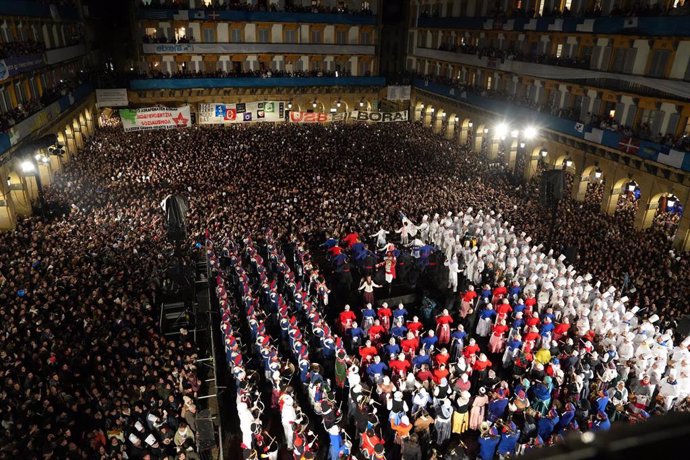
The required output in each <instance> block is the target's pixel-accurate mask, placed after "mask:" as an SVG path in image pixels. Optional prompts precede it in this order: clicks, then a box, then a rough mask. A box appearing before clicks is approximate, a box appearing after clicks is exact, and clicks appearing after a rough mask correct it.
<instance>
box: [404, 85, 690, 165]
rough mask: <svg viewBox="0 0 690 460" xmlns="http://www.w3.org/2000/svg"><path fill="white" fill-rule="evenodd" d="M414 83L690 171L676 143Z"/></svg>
mask: <svg viewBox="0 0 690 460" xmlns="http://www.w3.org/2000/svg"><path fill="white" fill-rule="evenodd" d="M413 84H414V86H415V87H416V88H418V89H421V90H424V91H428V92H431V93H434V94H437V95H439V96H443V97H446V98H449V99H453V100H456V101H458V102H460V103H462V104H467V105H470V106H473V107H476V108H479V109H482V110H484V111H486V112H490V113H492V114H494V115H496V117H497V120H499V119H501V120H502V119H505V120H523V121H525V122H526V123H530V124H533V125H537V126H539V127H541V128H543V129H548V130H551V131H556V132H559V133H561V134H565V135H568V136H570V137H574V138H579V139H583V140H586V141H589V142H593V143H596V144H599V145H603V146H606V147H609V148H612V149H616V150H625V151H627V152H634V153H635V155H637V156H638V157H640V158H641V159H644V160H649V161H653V162H657V163H660V164H664V165H667V166H673V167H676V168H678V169H682V170H683V171H689V172H690V152H687V151H684V150H683V151H680V150H676V149H674V148H673V146H666V145H661V144H658V143H655V142H651V141H646V140H641V139H635V140H633V141H632V144H630V141H629V140H628V139H629V138H632V136H625V135H624V134H623V133H620V132H618V131H611V130H607V129H599V128H597V127H594V126H585V125H584V124H583V123H579V122H577V121H573V120H568V119H564V118H559V117H557V116H554V115H551V114H548V113H544V112H539V111H538V110H535V109H534V108H532V107H521V106H519V105H517V104H516V103H511V102H510V101H509V100H508V99H507V98H506V97H505V96H503V95H500V94H496V95H495V96H496V97H492V96H494V95H493V94H492V93H491V92H479V93H478V92H475V91H473V90H469V89H463V88H459V87H456V86H453V85H450V84H445V83H442V82H434V81H431V80H429V79H426V78H421V77H417V78H414V80H413ZM626 142H627V143H626ZM631 145H632V147H631ZM621 146H623V148H621ZM676 148H677V147H676Z"/></svg>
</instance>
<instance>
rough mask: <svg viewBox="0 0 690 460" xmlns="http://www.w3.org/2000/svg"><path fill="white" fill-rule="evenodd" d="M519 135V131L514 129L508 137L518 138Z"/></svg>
mask: <svg viewBox="0 0 690 460" xmlns="http://www.w3.org/2000/svg"><path fill="white" fill-rule="evenodd" d="M519 134H520V131H518V130H517V129H514V130H512V131H511V132H510V137H518V135H519Z"/></svg>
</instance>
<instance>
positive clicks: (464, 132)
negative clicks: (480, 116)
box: [460, 118, 472, 145]
mask: <svg viewBox="0 0 690 460" xmlns="http://www.w3.org/2000/svg"><path fill="white" fill-rule="evenodd" d="M460 144H461V145H471V144H472V121H471V120H470V119H469V118H465V119H464V120H462V125H461V128H460Z"/></svg>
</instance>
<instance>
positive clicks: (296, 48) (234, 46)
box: [143, 43, 376, 55]
mask: <svg viewBox="0 0 690 460" xmlns="http://www.w3.org/2000/svg"><path fill="white" fill-rule="evenodd" d="M143 49H144V53H146V54H300V55H305V54H339V55H350V54H354V55H357V54H360V55H361V54H369V55H373V54H374V53H375V52H376V51H375V47H374V45H335V44H319V43H314V44H312V43H144V45H143Z"/></svg>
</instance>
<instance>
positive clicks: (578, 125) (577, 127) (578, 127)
mask: <svg viewBox="0 0 690 460" xmlns="http://www.w3.org/2000/svg"><path fill="white" fill-rule="evenodd" d="M575 131H577V132H579V133H584V132H585V125H583V124H582V123H575Z"/></svg>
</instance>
